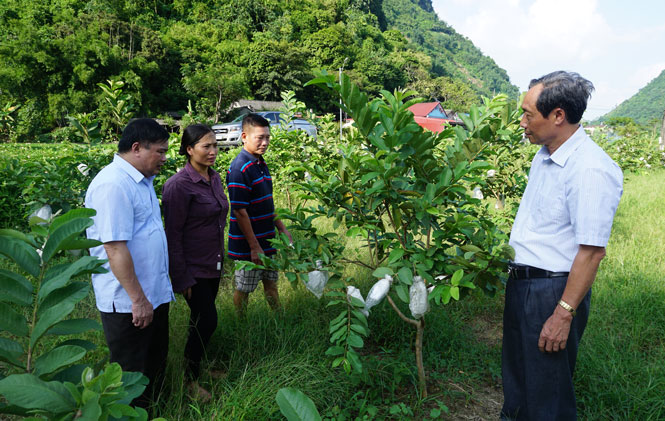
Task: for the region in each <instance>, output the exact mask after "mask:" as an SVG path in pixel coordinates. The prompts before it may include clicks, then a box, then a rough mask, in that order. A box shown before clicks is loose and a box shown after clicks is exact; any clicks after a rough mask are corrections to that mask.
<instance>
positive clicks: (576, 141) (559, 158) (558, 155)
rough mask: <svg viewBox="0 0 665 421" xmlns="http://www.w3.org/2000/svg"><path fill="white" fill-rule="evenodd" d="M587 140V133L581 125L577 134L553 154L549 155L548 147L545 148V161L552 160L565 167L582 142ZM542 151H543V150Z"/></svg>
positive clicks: (576, 131)
mask: <svg viewBox="0 0 665 421" xmlns="http://www.w3.org/2000/svg"><path fill="white" fill-rule="evenodd" d="M585 139H586V132H585V131H584V128H583V127H582V125H581V124H580V126H579V127H578V128H577V130H575V133H573V134H572V136H570V137H569V138H568V139H567V140H566V141H565V142H563V143H562V144H561V146H559V148H558V149H557V150H556V151H554V153H553V154H551V155H549V154H547V147H546V146H543V149H545V151H544V152H545V155H546V157H545V158H543V159H547V158H550V159H551V160H552V162H554V163H555V164H557V165H558V166H560V167H564V166H565V165H566V161H568V158H570V156H571V155H572V154H573V152H575V151H576V150H577V148H579V147H580V145H581V144H582V142H584V140H585ZM541 151H542V149H541Z"/></svg>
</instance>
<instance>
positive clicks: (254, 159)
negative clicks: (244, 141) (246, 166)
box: [240, 148, 263, 163]
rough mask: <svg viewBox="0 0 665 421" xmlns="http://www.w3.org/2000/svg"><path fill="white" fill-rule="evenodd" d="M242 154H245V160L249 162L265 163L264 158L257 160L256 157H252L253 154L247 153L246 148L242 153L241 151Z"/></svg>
mask: <svg viewBox="0 0 665 421" xmlns="http://www.w3.org/2000/svg"><path fill="white" fill-rule="evenodd" d="M240 153H241V154H245V159H247V160H248V161H251V162H254V163H258V162H263V157H262V156H260V157H258V158H257V157H255V156H254V155H252V154H251V153H249V152H247V150H246V149H245V148H242V151H240Z"/></svg>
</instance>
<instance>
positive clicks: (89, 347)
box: [58, 320, 97, 351]
mask: <svg viewBox="0 0 665 421" xmlns="http://www.w3.org/2000/svg"><path fill="white" fill-rule="evenodd" d="M66 321H69V320H66ZM64 345H76V346H80V347H81V348H85V350H86V351H92V350H94V349H97V345H95V344H94V343H92V342H90V341H86V340H85V339H68V340H66V341H64V342H61V343H60V344H58V346H64Z"/></svg>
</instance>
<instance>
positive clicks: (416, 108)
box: [409, 101, 441, 117]
mask: <svg viewBox="0 0 665 421" xmlns="http://www.w3.org/2000/svg"><path fill="white" fill-rule="evenodd" d="M440 104H441V103H440V102H439V101H434V102H421V103H419V104H413V105H412V106H410V107H409V111H411V112H412V113H413V115H414V116H416V117H425V116H427V115H428V114H429V113H431V112H432V111H433V110H434V109H435V108H436V107H437V105H440Z"/></svg>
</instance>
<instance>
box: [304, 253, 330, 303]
mask: <svg viewBox="0 0 665 421" xmlns="http://www.w3.org/2000/svg"><path fill="white" fill-rule="evenodd" d="M316 268H317V270H313V271H311V272H310V273H308V274H307V278H308V281H307V283H306V284H305V286H306V287H307V289H308V290H310V292H311V293H312V294H314V295H316V298H321V297H322V296H323V289H324V288H325V287H326V284H327V283H328V272H327V271H325V270H320V269H322V268H323V262H322V261H321V260H317V261H316Z"/></svg>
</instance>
